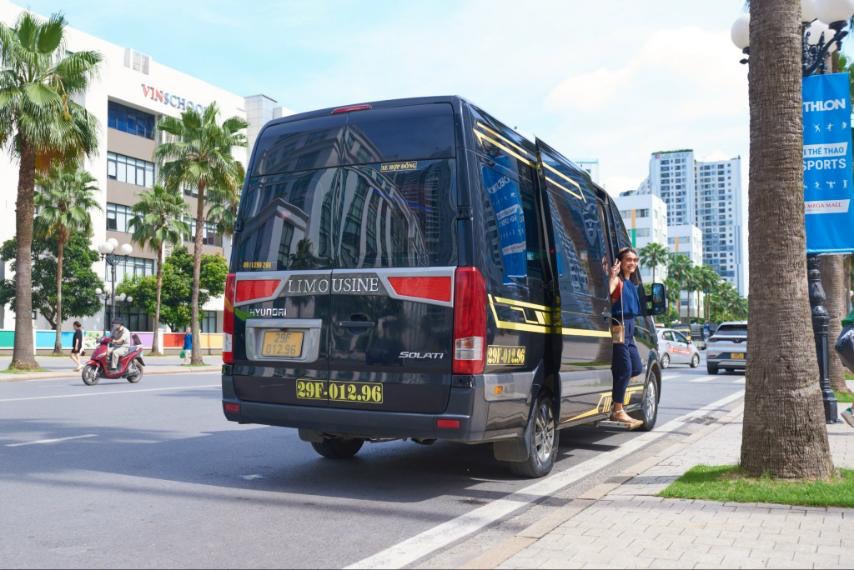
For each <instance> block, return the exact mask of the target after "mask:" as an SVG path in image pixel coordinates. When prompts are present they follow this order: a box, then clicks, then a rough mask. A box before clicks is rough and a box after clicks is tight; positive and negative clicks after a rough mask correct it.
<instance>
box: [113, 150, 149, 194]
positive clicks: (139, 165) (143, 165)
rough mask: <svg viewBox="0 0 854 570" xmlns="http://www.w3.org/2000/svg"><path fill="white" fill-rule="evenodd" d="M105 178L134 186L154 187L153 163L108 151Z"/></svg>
mask: <svg viewBox="0 0 854 570" xmlns="http://www.w3.org/2000/svg"><path fill="white" fill-rule="evenodd" d="M107 178H110V179H112V180H118V181H119V182H125V183H127V184H133V185H135V186H143V187H145V188H154V163H153V162H148V161H147V160H142V159H139V158H133V157H130V156H125V155H123V154H116V153H115V152H108V153H107Z"/></svg>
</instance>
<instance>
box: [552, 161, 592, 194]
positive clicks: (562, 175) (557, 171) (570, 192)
mask: <svg viewBox="0 0 854 570" xmlns="http://www.w3.org/2000/svg"><path fill="white" fill-rule="evenodd" d="M542 164H543V166H544V167H545V168H546V170H548V171H550V172H552V173H553V174H556V175H557V176H560V177H561V178H562V179H563V180H566V181H567V182H568V183H569V184H571V185H572V186H575V188H576V190H570V189H569V188H567V187H566V186H564V185H562V184H559V183H558V182H557V181H555V180H554V179H553V178H549V176H548V175H546V181H547V182H550V183H552V184H554V185H555V186H557V187H558V188H560V189H561V190H563V191H564V192H567V193H568V194H571V195H573V196H575V197H576V198H578V199H579V200H581V201H582V202H584V201H585V199H584V194H582V193H581V186H579V185H578V182H576V181H575V180H573V179H572V178H570V177H569V176H567V175H566V174H564V173H563V172H561V171H560V170H558V169H556V168H554V167H553V166H549V165H548V164H546V163H545V162H543V163H542Z"/></svg>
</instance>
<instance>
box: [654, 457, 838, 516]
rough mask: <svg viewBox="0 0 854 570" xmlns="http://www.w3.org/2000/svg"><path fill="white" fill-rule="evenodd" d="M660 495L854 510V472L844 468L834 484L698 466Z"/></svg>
mask: <svg viewBox="0 0 854 570" xmlns="http://www.w3.org/2000/svg"><path fill="white" fill-rule="evenodd" d="M659 496H660V497H667V498H672V499H703V500H707V501H720V502H731V503H777V504H781V505H805V506H811V507H854V470H851V469H840V470H839V474H838V475H837V476H836V477H835V478H834V479H833V480H831V481H788V480H781V479H773V478H772V477H770V476H768V475H763V476H762V477H759V478H754V477H748V476H747V475H746V474H745V473H744V472H743V471H742V470H741V468H740V467H738V466H737V465H697V466H695V467H693V468H691V470H689V471H688V472H686V473H685V474H684V475H682V477H680V478H679V479H677V480H676V481H674V482H673V483H672V484H671V485H670V486H669V487H667V488H666V489H664V490H663V491H662V492H661V493H659Z"/></svg>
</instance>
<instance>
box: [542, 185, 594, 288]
mask: <svg viewBox="0 0 854 570" xmlns="http://www.w3.org/2000/svg"><path fill="white" fill-rule="evenodd" d="M546 196H547V197H548V201H549V211H550V212H551V215H552V226H553V228H554V240H555V243H554V247H555V257H556V261H557V274H558V281H559V282H560V288H561V291H571V292H573V293H575V294H580V295H589V296H592V297H599V298H606V297H607V296H608V290H607V287H608V285H607V279H606V276H607V270H608V262H609V256H608V252H607V249H606V246H605V236H604V234H603V231H604V228H605V220H604V219H603V218H602V215H601V211H600V209H599V207H598V205H597V201H596V198H595V196H585V198H588V199H587V200H581V199H579V198H577V197H576V196H575V195H572V194H569V193H567V192H563V191H561V190H556V189H554V188H551V187H550V188H549V189H548V191H547V192H546Z"/></svg>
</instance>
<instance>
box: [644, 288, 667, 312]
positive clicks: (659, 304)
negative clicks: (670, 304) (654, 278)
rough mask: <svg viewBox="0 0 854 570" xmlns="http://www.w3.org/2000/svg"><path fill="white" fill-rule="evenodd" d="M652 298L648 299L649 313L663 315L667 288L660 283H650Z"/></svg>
mask: <svg viewBox="0 0 854 570" xmlns="http://www.w3.org/2000/svg"><path fill="white" fill-rule="evenodd" d="M651 296H652V299H651V300H650V301H649V304H650V306H649V307H647V308H648V309H649V311H648V312H649V314H650V315H653V316H654V315H663V314H665V313H667V290H666V289H665V288H664V285H662V284H661V283H653V284H652V295H651Z"/></svg>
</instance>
